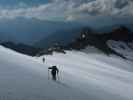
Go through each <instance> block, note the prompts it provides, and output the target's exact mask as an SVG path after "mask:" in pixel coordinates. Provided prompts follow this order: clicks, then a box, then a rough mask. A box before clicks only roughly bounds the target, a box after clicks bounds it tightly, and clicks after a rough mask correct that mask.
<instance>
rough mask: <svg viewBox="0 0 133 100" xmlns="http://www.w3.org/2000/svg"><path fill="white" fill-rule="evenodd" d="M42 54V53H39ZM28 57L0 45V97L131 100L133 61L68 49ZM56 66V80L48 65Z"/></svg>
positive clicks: (1, 99)
mask: <svg viewBox="0 0 133 100" xmlns="http://www.w3.org/2000/svg"><path fill="white" fill-rule="evenodd" d="M42 57H43V56H42ZM42 57H39V58H38V57H29V56H26V55H22V54H19V53H16V52H14V51H11V50H9V49H7V48H4V47H1V46H0V100H132V98H133V95H132V93H133V68H132V65H133V63H132V62H130V61H126V60H123V59H121V58H119V57H115V56H113V55H112V56H110V57H108V56H106V55H104V54H89V53H88V54H87V53H83V52H77V51H67V54H59V53H54V54H53V55H46V56H45V58H46V63H45V64H44V63H42ZM52 65H57V67H59V69H60V72H59V77H58V81H56V82H55V81H52V80H51V78H50V79H49V80H48V67H49V66H52Z"/></svg>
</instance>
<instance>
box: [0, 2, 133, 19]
mask: <svg viewBox="0 0 133 100" xmlns="http://www.w3.org/2000/svg"><path fill="white" fill-rule="evenodd" d="M132 9H133V1H132V0H0V19H3V18H7V19H12V18H17V17H24V18H36V19H39V20H56V21H62V20H63V21H72V20H78V21H79V20H80V21H82V20H92V19H95V18H98V17H100V18H101V16H103V17H104V16H107V17H111V18H124V19H125V18H127V17H132V15H133V10H132Z"/></svg>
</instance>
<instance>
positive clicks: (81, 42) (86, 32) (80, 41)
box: [2, 26, 133, 58]
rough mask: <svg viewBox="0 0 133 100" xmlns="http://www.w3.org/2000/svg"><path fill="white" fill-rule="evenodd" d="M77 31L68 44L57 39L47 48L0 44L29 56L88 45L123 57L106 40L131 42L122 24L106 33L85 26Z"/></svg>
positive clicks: (129, 32)
mask: <svg viewBox="0 0 133 100" xmlns="http://www.w3.org/2000/svg"><path fill="white" fill-rule="evenodd" d="M78 31H79V30H78ZM79 32H80V33H79ZM79 32H78V34H79V35H78V36H77V37H75V38H73V39H72V41H69V43H68V44H65V45H62V44H60V43H59V41H54V43H53V44H52V45H49V46H48V48H45V49H44V48H37V47H36V46H35V47H34V46H33V47H32V46H27V45H24V44H14V43H11V42H5V43H2V45H3V46H5V47H7V48H11V49H13V50H15V51H18V52H20V53H24V54H28V55H31V56H41V55H43V54H52V52H53V51H56V52H61V53H65V50H81V49H84V48H86V47H87V46H88V45H90V46H94V47H96V48H98V49H99V50H101V51H102V52H104V53H105V54H107V55H109V54H116V55H118V56H121V57H123V58H124V56H122V55H121V54H119V53H117V52H115V51H114V50H112V49H111V48H110V47H109V46H108V45H107V42H108V40H115V41H122V42H124V43H127V44H128V43H130V42H133V33H132V32H131V31H130V30H129V29H128V28H126V27H124V26H120V27H118V28H115V29H113V30H112V32H108V33H98V32H95V31H93V30H91V29H90V28H87V27H86V28H82V29H81V30H80V31H79ZM47 41H48V40H47ZM50 41H51V40H50ZM43 42H44V41H42V43H43Z"/></svg>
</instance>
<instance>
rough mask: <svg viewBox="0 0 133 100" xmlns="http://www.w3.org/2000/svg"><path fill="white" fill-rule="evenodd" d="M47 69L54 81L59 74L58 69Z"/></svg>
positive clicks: (53, 67) (54, 67)
mask: <svg viewBox="0 0 133 100" xmlns="http://www.w3.org/2000/svg"><path fill="white" fill-rule="evenodd" d="M48 69H50V70H51V75H52V79H53V80H55V81H56V79H57V78H56V76H57V74H58V73H59V69H58V68H57V67H56V66H52V67H49V68H48Z"/></svg>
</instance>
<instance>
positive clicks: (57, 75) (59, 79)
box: [57, 73, 60, 81]
mask: <svg viewBox="0 0 133 100" xmlns="http://www.w3.org/2000/svg"><path fill="white" fill-rule="evenodd" d="M57 77H58V81H60V77H59V73H58V74H57Z"/></svg>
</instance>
